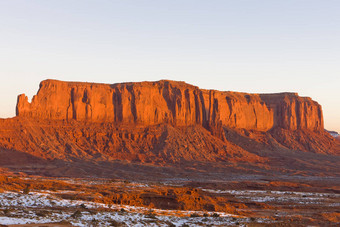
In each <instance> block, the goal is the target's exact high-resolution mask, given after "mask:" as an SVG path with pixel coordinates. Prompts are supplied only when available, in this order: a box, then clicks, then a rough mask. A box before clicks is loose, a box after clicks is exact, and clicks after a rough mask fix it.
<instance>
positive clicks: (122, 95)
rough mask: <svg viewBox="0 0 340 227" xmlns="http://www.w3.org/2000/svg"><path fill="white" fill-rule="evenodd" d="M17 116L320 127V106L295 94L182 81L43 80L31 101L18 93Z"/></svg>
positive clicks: (256, 127)
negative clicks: (227, 88) (226, 89)
mask: <svg viewBox="0 0 340 227" xmlns="http://www.w3.org/2000/svg"><path fill="white" fill-rule="evenodd" d="M17 116H19V117H31V118H39V119H50V120H71V119H74V120H77V121H88V122H115V123H127V124H141V125H154V124H160V123H169V124H171V125H174V126H188V125H193V124H199V125H202V126H203V127H209V126H216V125H219V124H221V125H222V126H226V127H230V128H243V129H247V130H257V131H263V132H266V131H268V130H270V129H272V128H274V127H280V128H283V129H287V130H297V129H308V130H312V131H321V130H323V117H322V109H321V106H320V105H319V104H318V103H316V102H315V101H313V100H312V99H310V98H307V97H299V96H298V95H297V94H296V93H279V94H247V93H239V92H221V91H216V90H203V89H199V88H198V87H195V86H192V85H189V84H186V83H184V82H176V81H167V80H161V81H157V82H141V83H121V84H112V85H110V84H95V83H80V82H63V81H56V80H45V81H43V82H41V84H40V89H39V92H38V94H37V95H36V96H34V97H33V99H32V103H29V102H28V98H27V97H26V96H25V95H24V94H22V95H20V96H19V97H18V103H17Z"/></svg>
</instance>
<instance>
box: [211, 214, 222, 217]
mask: <svg viewBox="0 0 340 227" xmlns="http://www.w3.org/2000/svg"><path fill="white" fill-rule="evenodd" d="M219 216H220V215H219V214H218V213H213V214H212V215H211V217H214V218H218V217H219Z"/></svg>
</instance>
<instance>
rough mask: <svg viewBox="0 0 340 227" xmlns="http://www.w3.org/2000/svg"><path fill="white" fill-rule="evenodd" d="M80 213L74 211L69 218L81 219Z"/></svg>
mask: <svg viewBox="0 0 340 227" xmlns="http://www.w3.org/2000/svg"><path fill="white" fill-rule="evenodd" d="M81 215H82V214H81V212H80V211H79V210H76V211H75V212H74V213H73V214H72V215H71V217H72V218H80V217H81Z"/></svg>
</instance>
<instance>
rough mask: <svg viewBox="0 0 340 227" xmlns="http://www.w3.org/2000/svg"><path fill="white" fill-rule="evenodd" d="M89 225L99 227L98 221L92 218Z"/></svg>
mask: <svg viewBox="0 0 340 227" xmlns="http://www.w3.org/2000/svg"><path fill="white" fill-rule="evenodd" d="M90 224H91V225H90V226H91V227H96V226H99V221H98V220H97V219H95V218H93V219H92V221H91V223H90Z"/></svg>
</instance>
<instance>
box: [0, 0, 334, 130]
mask: <svg viewBox="0 0 340 227" xmlns="http://www.w3.org/2000/svg"><path fill="white" fill-rule="evenodd" d="M0 77H1V83H0V117H2V118H6V117H12V116H14V115H15V105H16V98H17V95H18V94H20V93H25V94H27V95H28V96H29V98H31V97H32V96H33V95H34V94H35V93H36V92H37V90H38V86H39V82H40V81H41V80H43V79H47V78H53V79H59V80H67V81H89V82H104V83H118V82H126V81H145V80H160V79H171V80H181V81H186V82H187V83H191V84H194V85H198V86H199V87H201V88H211V89H218V90H232V91H244V92H252V93H268V92H283V91H291V92H298V93H299V94H300V95H302V96H310V97H312V98H313V99H314V100H316V101H318V102H319V103H320V104H321V105H322V106H323V110H324V118H325V127H326V128H327V129H330V130H337V131H339V132H340V94H339V93H340V1H339V0H319V1H316V0H284V1H279V0H277V1H275V0H257V1H256V0H202V1H201V0H148V1H144V0H134V1H132V0H106V1H104V0H91V1H87V0H78V1H76V0H67V1H64V0H49V1H45V0H40V1H38V0H31V1H26V0H0Z"/></svg>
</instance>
